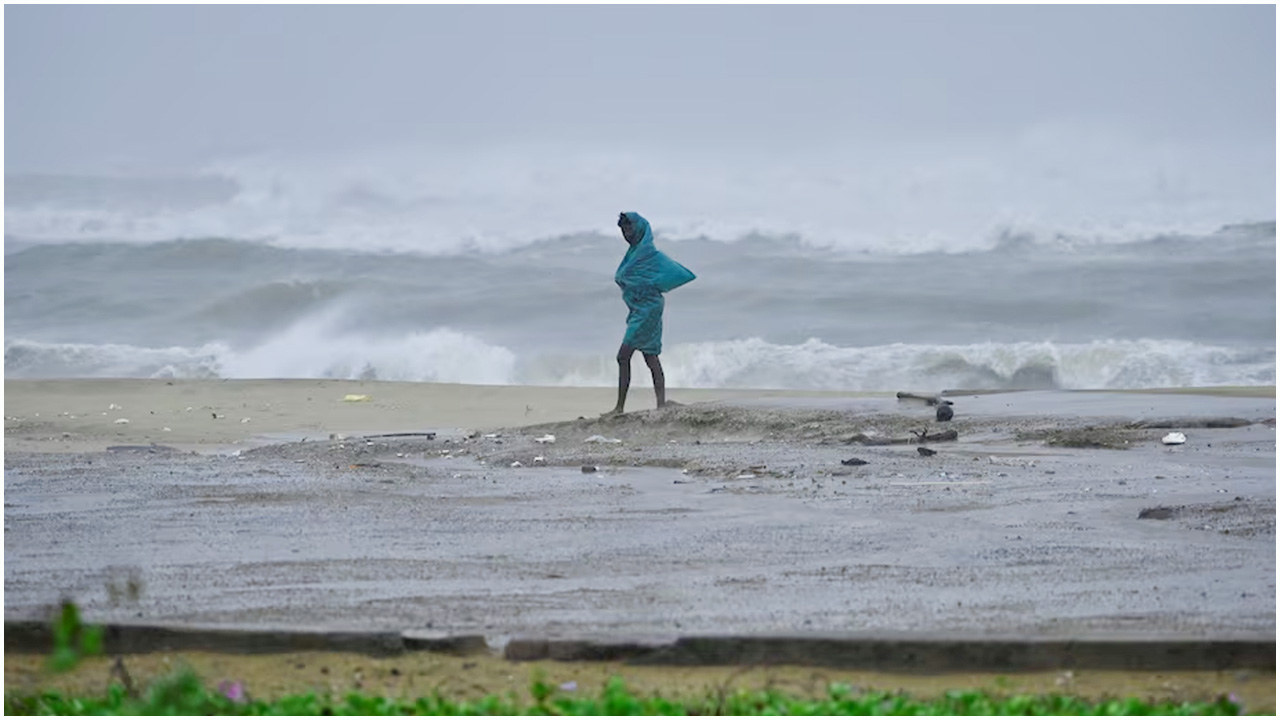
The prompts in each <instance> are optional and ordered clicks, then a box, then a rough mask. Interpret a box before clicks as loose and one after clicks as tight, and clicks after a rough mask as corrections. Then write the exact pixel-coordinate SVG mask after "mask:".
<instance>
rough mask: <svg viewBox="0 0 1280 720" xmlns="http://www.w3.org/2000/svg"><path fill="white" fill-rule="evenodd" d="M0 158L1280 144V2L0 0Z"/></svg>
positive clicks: (48, 161)
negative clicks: (1133, 138)
mask: <svg viewBox="0 0 1280 720" xmlns="http://www.w3.org/2000/svg"><path fill="white" fill-rule="evenodd" d="M4 12H5V105H6V113H5V151H6V155H5V169H6V171H8V172H14V171H60V170H77V171H93V170H95V169H104V168H109V167H113V166H118V165H119V164H121V163H125V164H132V165H137V166H143V167H145V166H154V167H163V166H167V165H185V164H188V163H199V162H202V161H204V160H207V159H209V158H211V157H214V156H217V155H219V154H222V153H238V152H246V151H262V150H278V151H285V152H303V153H305V152H312V151H319V150H329V149H350V148H356V147H361V146H364V145H371V144H381V143H396V142H415V143H421V142H426V143H435V142H457V141H465V142H487V141H515V142H519V141H526V140H554V141H580V140H590V141H596V142H612V143H628V142H631V143H640V144H644V143H649V144H653V143H658V144H666V143H682V144H683V143H700V142H706V141H709V140H711V139H714V140H716V141H720V142H732V143H743V144H744V147H745V148H750V147H753V146H755V145H757V144H770V145H783V146H786V145H790V144H806V143H811V142H845V143H866V144H874V143H876V142H879V141H893V142H913V141H922V142H923V141H928V142H948V141H952V140H955V141H965V140H970V139H983V138H991V137H1000V136H1002V135H1004V134H1008V133H1014V132H1018V131H1019V130H1021V129H1024V128H1026V127H1028V126H1031V125H1035V124H1037V123H1044V122H1081V123H1102V124H1116V125H1120V126H1124V127H1126V128H1128V129H1129V130H1131V131H1133V132H1137V133H1140V134H1141V135H1143V136H1150V137H1157V138H1161V139H1164V140H1168V141H1173V142H1187V143H1207V144H1215V143H1236V142H1251V143H1258V144H1260V145H1262V146H1266V145H1268V144H1270V146H1271V147H1272V148H1273V147H1274V138H1275V122H1276V120H1275V103H1276V96H1275V87H1276V75H1275V68H1276V64H1275V60H1276V48H1275V22H1276V16H1275V7H1274V6H1270V5H1267V6H1123V7H1119V6H1117V7H1112V6H1046V7H1041V6H1012V7H1010V6H1003V7H1002V6H986V7H964V6H932V7H919V6H818V7H787V6H781V7H754V6H745V7H743V6H739V7H714V6H710V7H708V6H703V7H682V6H639V7H634V6H633V7H622V6H594V7H575V6H558V7H539V6H516V7H491V6H439V7H437V6H382V7H364V6H347V7H335V6H272V7H257V6H230V5H226V6H203V7H201V6H134V7H124V6H121V7H111V6H71V7H68V6H9V7H6V8H5V11H4Z"/></svg>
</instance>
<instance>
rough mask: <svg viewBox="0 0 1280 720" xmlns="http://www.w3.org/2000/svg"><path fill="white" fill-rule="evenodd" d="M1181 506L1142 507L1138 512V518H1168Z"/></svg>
mask: <svg viewBox="0 0 1280 720" xmlns="http://www.w3.org/2000/svg"><path fill="white" fill-rule="evenodd" d="M1181 509H1182V508H1173V507H1165V506H1163V505H1161V506H1158V507H1149V508H1143V509H1142V510H1140V511H1139V512H1138V519H1139V520H1168V519H1170V518H1172V517H1173V516H1174V515H1175V514H1177V512H1178V511H1179V510H1181Z"/></svg>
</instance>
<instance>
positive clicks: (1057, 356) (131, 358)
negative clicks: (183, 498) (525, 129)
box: [5, 326, 1275, 392]
mask: <svg viewBox="0 0 1280 720" xmlns="http://www.w3.org/2000/svg"><path fill="white" fill-rule="evenodd" d="M322 332H323V330H322V328H321V327H320V326H304V327H299V328H297V329H295V330H294V331H292V332H290V333H286V334H284V335H282V336H280V337H278V338H275V339H273V340H271V341H269V342H265V343H262V344H259V345H256V346H254V347H249V348H242V349H233V348H231V347H229V346H227V345H225V344H221V343H212V344H208V345H204V346H200V347H191V348H186V347H170V348H147V347H135V346H128V345H117V344H106V345H89V344H80V343H43V342H36V341H31V340H21V339H16V340H8V341H6V343H5V375H6V376H7V377H10V378H46V377H133V378H241V379H247V378H332V379H361V380H392V381H415V382H444V383H464V384H482V385H544V386H581V387H607V386H611V385H613V384H614V383H616V382H617V364H616V362H615V361H614V359H613V354H612V352H600V353H596V354H558V353H533V354H526V355H518V354H517V353H516V352H514V351H512V350H510V349H508V348H506V347H503V346H501V345H495V344H492V343H488V342H485V341H483V340H481V339H480V338H477V337H475V336H472V335H469V334H466V333H462V332H458V331H455V330H451V329H448V328H439V329H436V330H432V331H429V332H424V333H411V334H408V335H406V336H403V337H398V338H392V337H382V338H375V337H362V336H360V335H353V334H347V335H341V336H325V335H323V334H322ZM1274 353H1275V350H1274V347H1270V348H1255V349H1232V348H1226V347H1217V346H1210V345H1200V344H1196V343H1189V342H1184V341H1169V340H1135V341H1098V342H1092V343H1077V344H1071V343H1052V342H1038V343H982V344H974V345H907V344H893V345H881V346H874V347H863V348H859V347H839V346H835V345H830V344H827V343H824V342H822V341H820V340H816V339H811V340H808V341H806V342H803V343H800V344H795V345H780V344H773V343H768V342H765V341H763V340H760V339H747V340H740V341H729V342H709V343H687V344H677V345H674V346H672V347H671V348H669V349H668V351H667V352H665V353H664V354H663V356H662V357H663V366H664V368H665V370H666V376H667V383H668V385H669V386H671V387H685V388H758V389H780V390H786V389H791V390H848V391H867V392H874V391H888V390H895V389H901V388H923V389H937V390H941V389H946V388H969V389H1054V388H1057V389H1141V388H1156V387H1193V386H1197V387H1211V386H1234V385H1274V384H1275V364H1274ZM633 377H634V380H633V382H634V384H635V385H637V386H647V385H648V377H647V375H646V374H645V373H643V372H639V371H637V372H635V373H634V375H633Z"/></svg>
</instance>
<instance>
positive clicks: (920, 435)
mask: <svg viewBox="0 0 1280 720" xmlns="http://www.w3.org/2000/svg"><path fill="white" fill-rule="evenodd" d="M959 439H960V433H958V432H956V431H955V430H944V431H942V432H940V433H930V432H929V431H928V430H921V431H920V432H917V433H915V437H909V438H887V437H868V436H866V435H864V434H862V433H858V434H856V435H854V436H852V437H850V438H849V439H848V440H845V441H844V443H845V444H846V445H852V444H853V443H858V444H859V445H916V444H918V443H922V442H947V441H948V440H959Z"/></svg>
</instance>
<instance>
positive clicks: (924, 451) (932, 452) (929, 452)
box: [916, 445, 938, 457]
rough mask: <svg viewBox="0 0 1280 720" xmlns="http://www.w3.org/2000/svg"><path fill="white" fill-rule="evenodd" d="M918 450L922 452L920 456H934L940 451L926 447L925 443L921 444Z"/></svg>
mask: <svg viewBox="0 0 1280 720" xmlns="http://www.w3.org/2000/svg"><path fill="white" fill-rule="evenodd" d="M916 452H918V453H920V456H921V457H931V456H933V455H937V454H938V451H937V450H930V449H929V448H927V447H925V446H923V445H921V446H920V447H918V448H916Z"/></svg>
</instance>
